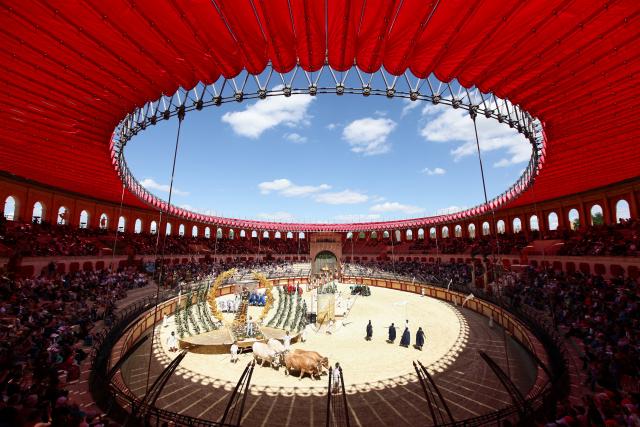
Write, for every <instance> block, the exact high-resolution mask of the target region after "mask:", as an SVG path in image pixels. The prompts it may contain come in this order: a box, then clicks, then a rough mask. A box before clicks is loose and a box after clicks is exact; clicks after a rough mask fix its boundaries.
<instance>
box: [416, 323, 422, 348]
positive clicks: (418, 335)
mask: <svg viewBox="0 0 640 427" xmlns="http://www.w3.org/2000/svg"><path fill="white" fill-rule="evenodd" d="M423 345H424V331H423V330H422V328H418V332H416V345H415V347H416V348H417V349H418V350H420V351H422V346H423Z"/></svg>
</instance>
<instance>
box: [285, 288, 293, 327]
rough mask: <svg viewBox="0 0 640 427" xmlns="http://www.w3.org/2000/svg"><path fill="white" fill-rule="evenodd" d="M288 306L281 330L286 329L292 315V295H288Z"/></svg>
mask: <svg viewBox="0 0 640 427" xmlns="http://www.w3.org/2000/svg"><path fill="white" fill-rule="evenodd" d="M288 299H289V305H288V306H287V307H288V310H287V317H286V318H285V319H284V323H283V324H282V329H287V328H288V326H289V321H290V320H291V314H292V313H293V303H294V300H293V294H289V298H288Z"/></svg>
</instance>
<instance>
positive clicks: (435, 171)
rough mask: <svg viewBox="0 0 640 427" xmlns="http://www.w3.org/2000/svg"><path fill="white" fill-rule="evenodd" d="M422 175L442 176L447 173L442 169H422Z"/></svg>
mask: <svg viewBox="0 0 640 427" xmlns="http://www.w3.org/2000/svg"><path fill="white" fill-rule="evenodd" d="M422 173H426V174H427V175H444V174H445V173H447V171H446V170H444V169H442V168H433V169H429V168H424V169H422Z"/></svg>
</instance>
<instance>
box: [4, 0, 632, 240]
mask: <svg viewBox="0 0 640 427" xmlns="http://www.w3.org/2000/svg"><path fill="white" fill-rule="evenodd" d="M435 5H436V1H425V0H404V1H399V0H368V1H365V0H335V1H334V0H329V1H327V2H326V4H325V2H322V1H318V0H291V1H288V0H214V1H211V0H190V1H177V0H167V1H161V0H136V1H135V2H133V1H126V0H110V1H108V2H93V1H90V0H22V1H20V2H13V4H11V3H8V2H3V3H2V4H1V5H0V10H1V16H0V55H1V60H0V64H1V67H2V77H0V79H1V84H2V91H3V94H4V97H3V107H2V113H1V115H0V138H1V140H2V143H1V144H0V168H1V169H2V170H5V171H8V172H11V173H13V174H16V175H19V176H22V177H25V178H29V179H33V180H36V181H39V182H42V183H44V184H49V185H53V186H56V187H61V188H64V189H68V190H71V191H74V192H79V193H82V194H87V195H90V196H93V197H96V198H99V199H103V200H107V201H112V202H118V203H119V202H120V195H121V190H122V186H121V182H120V180H119V178H118V176H117V173H116V171H115V170H114V167H113V165H112V162H111V159H110V151H109V141H110V135H111V132H112V131H113V128H114V127H115V126H116V124H117V123H118V122H119V121H120V120H121V119H122V117H123V116H124V115H125V114H126V113H127V112H129V111H131V110H132V109H133V108H135V107H137V106H141V105H143V104H144V103H145V102H146V101H148V100H151V99H157V97H158V96H159V95H160V94H161V93H173V92H174V91H175V90H176V89H177V88H178V87H179V86H182V87H184V88H191V87H193V86H194V85H195V84H196V83H197V82H198V81H204V82H208V83H209V82H213V81H215V80H216V79H217V78H218V77H219V76H221V75H222V76H225V77H232V76H235V75H237V74H238V73H239V72H240V71H241V70H242V69H243V68H246V69H247V70H249V71H250V72H254V73H259V72H260V71H262V70H263V69H264V67H265V66H266V64H267V62H268V61H272V63H273V65H274V68H275V69H276V70H278V71H281V72H286V71H289V70H291V68H292V67H293V66H294V64H295V63H296V61H299V63H300V64H301V65H302V66H303V68H304V69H306V70H309V71H312V70H317V69H318V68H319V67H321V66H322V64H323V63H324V61H325V57H328V61H329V64H330V65H331V66H332V67H333V68H335V69H336V70H346V69H348V68H350V67H351V66H352V65H353V64H357V66H358V67H360V68H361V69H362V70H364V71H366V72H374V71H376V70H378V69H380V67H384V68H385V69H386V70H387V71H388V72H390V73H392V74H401V73H403V72H404V71H405V70H407V69H409V70H410V71H411V72H413V73H414V74H415V75H417V76H419V77H426V76H428V75H429V74H430V73H432V72H433V73H434V74H435V75H436V76H437V77H438V78H439V79H441V80H444V81H449V80H451V79H454V78H457V79H458V80H459V81H460V82H461V83H462V84H464V85H468V86H471V85H476V86H477V87H479V88H480V89H481V90H482V91H484V92H493V93H495V94H496V95H497V96H500V97H502V98H508V99H509V100H511V101H512V102H513V103H515V104H518V105H520V106H522V107H523V108H524V109H526V110H528V111H529V112H531V113H532V114H533V115H534V116H537V117H538V118H540V119H541V120H542V121H543V122H544V124H545V131H546V135H547V146H546V162H545V165H544V167H543V169H542V171H541V174H540V176H539V177H538V178H537V180H536V183H535V185H534V188H533V189H530V190H527V191H526V192H525V193H524V195H523V196H522V197H520V198H519V199H518V200H516V201H515V202H512V203H511V204H510V206H514V205H522V204H527V203H532V202H534V201H542V200H546V199H550V198H555V197H560V196H564V195H567V194H571V193H575V192H580V191H584V190H588V189H591V188H594V187H599V186H603V185H606V184H610V183H614V182H618V181H622V180H625V179H629V178H633V177H636V176H638V175H639V171H640V148H638V142H639V140H640V119H639V118H638V117H639V116H638V113H637V111H636V108H635V100H637V99H639V97H638V95H640V85H639V84H638V83H637V82H638V77H639V71H640V55H638V53H639V52H640V16H639V15H640V2H638V1H637V0H620V1H592V2H579V1H575V0H573V1H572V0H544V1H543V0H530V1H526V2H525V1H521V0H485V1H482V2H467V1H463V0H448V1H441V2H439V3H438V5H437V8H435V10H434V6H435ZM125 203H127V204H129V205H133V206H145V205H144V204H143V203H142V202H141V201H139V200H138V199H137V198H136V197H135V196H133V195H132V194H130V193H129V192H127V193H126V194H125ZM417 223H418V222H417ZM417 223H416V224H417ZM253 225H255V224H253ZM265 226H266V225H265ZM270 226H272V225H270ZM287 228H291V225H288V226H287ZM301 228H303V229H304V228H305V227H301ZM340 228H341V229H344V225H341V226H340Z"/></svg>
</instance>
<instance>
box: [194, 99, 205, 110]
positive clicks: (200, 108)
mask: <svg viewBox="0 0 640 427" xmlns="http://www.w3.org/2000/svg"><path fill="white" fill-rule="evenodd" d="M202 107H204V102H203V101H202V99H198V101H197V102H196V110H198V111H200V110H202Z"/></svg>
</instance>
